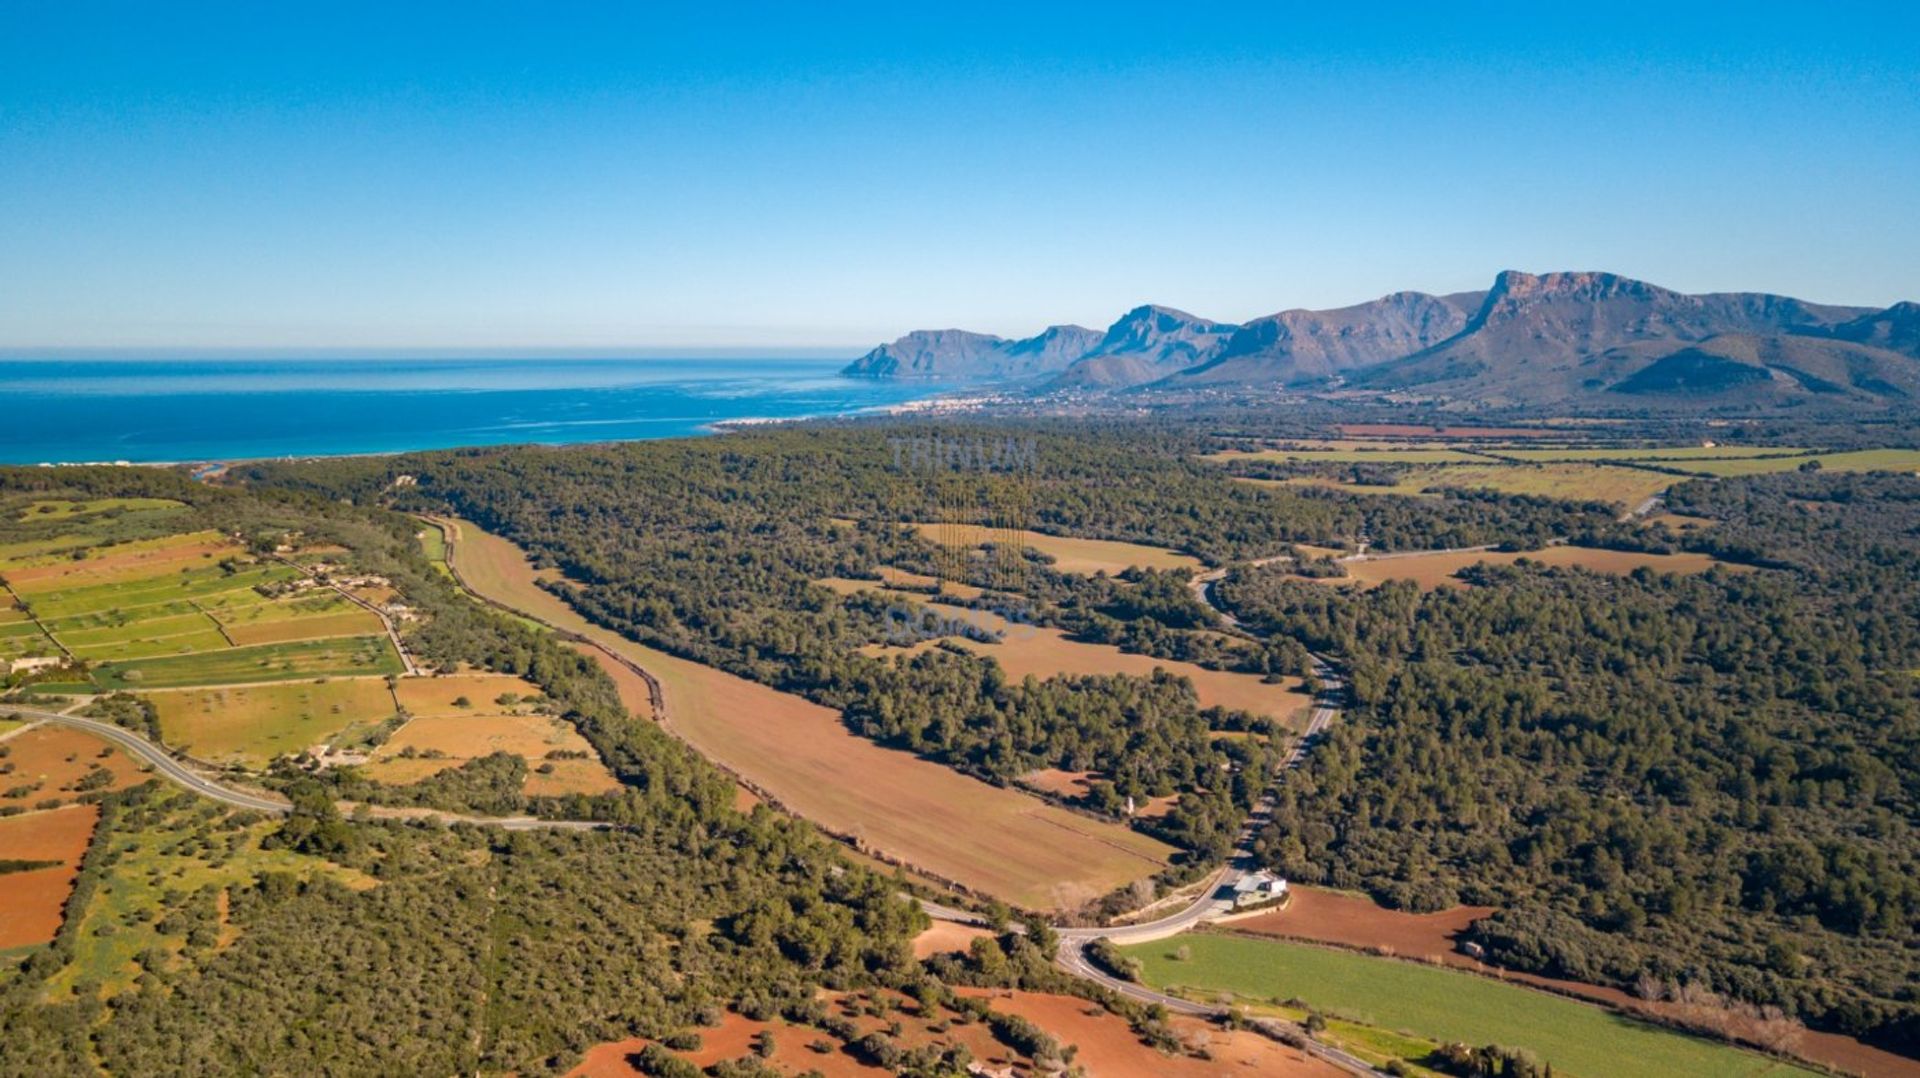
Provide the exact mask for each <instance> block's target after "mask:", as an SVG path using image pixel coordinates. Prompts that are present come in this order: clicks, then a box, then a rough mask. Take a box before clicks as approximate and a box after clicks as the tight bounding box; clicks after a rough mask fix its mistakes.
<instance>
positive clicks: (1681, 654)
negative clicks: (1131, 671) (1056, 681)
mask: <svg viewBox="0 0 1920 1078" xmlns="http://www.w3.org/2000/svg"><path fill="white" fill-rule="evenodd" d="M1669 500H1670V503H1671V505H1672V506H1673V508H1674V509H1675V510H1676V511H1678V512H1684V513H1689V514H1698V515H1702V516H1707V517H1711V518H1712V519H1714V520H1715V521H1716V522H1717V523H1716V524H1715V526H1714V527H1712V528H1711V529H1708V530H1706V532H1705V533H1704V534H1703V535H1702V536H1700V537H1699V538H1697V539H1693V538H1690V539H1689V540H1688V542H1689V543H1693V544H1697V545H1698V546H1700V547H1702V548H1705V549H1710V550H1713V551H1715V552H1717V553H1720V554H1723V555H1726V556H1729V557H1738V558H1740V559H1741V560H1743V561H1745V562H1748V563H1751V564H1758V565H1762V566H1766V567H1767V568H1761V569H1758V570H1756V571H1745V572H1738V571H1732V570H1730V569H1726V568H1721V569H1716V570H1714V571H1712V572H1710V573H1707V574H1705V575H1701V576H1693V577H1688V576H1662V575H1656V574H1652V573H1649V572H1646V571H1644V570H1642V571H1639V572H1636V573H1634V574H1633V575H1631V576H1628V577H1625V578H1619V577H1607V576H1599V575H1595V574H1590V573H1585V572H1579V571H1570V570H1548V569H1544V568H1541V567H1539V566H1530V565H1528V564H1527V563H1525V562H1522V563H1520V564H1517V565H1514V566H1509V567H1501V568H1490V567H1483V568H1481V569H1478V570H1474V571H1472V573H1471V575H1470V576H1469V578H1468V583H1469V584H1470V585H1471V586H1470V587H1467V588H1442V589H1438V590H1435V591H1433V592H1430V593H1427V594H1421V593H1420V592H1419V591H1417V590H1416V589H1415V588H1413V587H1412V586H1411V585H1405V584H1389V585H1386V586H1383V587H1381V588H1378V589H1376V590H1374V591H1371V592H1368V593H1365V594H1363V595H1358V596H1353V597H1347V596H1339V595H1335V594H1333V593H1331V592H1330V591H1328V590H1327V589H1325V588H1323V587H1319V586H1315V585H1312V584H1308V583H1303V582H1300V581H1297V580H1290V579H1288V578H1287V577H1286V576H1285V574H1283V573H1281V572H1278V571H1271V570H1251V569H1241V570H1236V571H1234V572H1233V573H1231V574H1229V576H1228V578H1227V579H1226V580H1225V581H1223V582H1222V584H1221V586H1220V588H1219V592H1220V595H1221V597H1222V599H1223V600H1224V601H1225V602H1226V603H1227V604H1228V605H1229V606H1230V608H1231V609H1233V610H1235V611H1236V612H1237V613H1238V614H1239V616H1241V617H1242V618H1245V619H1247V620H1248V621H1249V622H1251V623H1254V624H1257V625H1260V626H1262V627H1263V628H1265V629H1268V630H1270V631H1273V632H1276V633H1283V634H1286V635H1289V636H1293V637H1296V638H1298V639H1301V640H1304V641H1306V642H1307V643H1309V644H1310V645H1312V646H1314V647H1317V648H1324V649H1327V650H1328V651H1330V652H1332V653H1333V654H1336V655H1339V656H1342V657H1343V660H1344V661H1345V662H1346V663H1347V664H1348V666H1349V669H1350V679H1349V680H1350V682H1351V686H1352V693H1353V701H1352V703H1353V706H1352V708H1351V709H1350V711H1349V712H1348V713H1347V716H1346V718H1347V721H1345V722H1343V723H1342V724H1341V725H1340V726H1338V727H1336V728H1335V729H1334V730H1333V731H1332V732H1331V733H1330V734H1329V735H1328V737H1327V738H1326V740H1325V742H1324V743H1323V744H1322V745H1320V746H1318V747H1317V748H1316V749H1315V750H1314V751H1313V752H1312V753H1311V754H1310V755H1309V757H1308V761H1307V763H1306V765H1305V766H1304V767H1303V769H1302V770H1301V771H1300V772H1299V773H1298V774H1297V775H1295V776H1294V777H1292V778H1291V779H1290V780H1289V781H1288V782H1287V783H1286V784H1285V785H1284V787H1283V788H1282V790H1281V795H1280V805H1279V808H1278V811H1277V812H1276V814H1275V817H1274V820H1273V823H1272V826H1271V827H1270V828H1269V829H1268V831H1267V832H1266V833H1265V834H1264V835H1263V836H1262V838H1261V840H1260V843H1261V849H1262V853H1263V856H1264V857H1265V858H1266V859H1267V860H1268V862H1269V863H1270V864H1272V865H1273V866H1274V867H1276V868H1277V869H1279V870H1281V871H1283V872H1285V873H1286V874H1287V875H1288V876H1289V877H1291V878H1293V879H1297V880H1301V881H1305V882H1315V883H1325V884H1328V885H1331V886H1336V887H1345V888H1356V889H1362V890H1366V891H1368V892H1370V893H1372V894H1373V895H1374V896H1375V897H1376V898H1378V899H1380V900H1381V901H1383V902H1385V903H1387V904H1388V905H1392V906H1399V907H1404V908H1408V909H1413V910H1434V909H1440V908H1444V907H1448V906H1452V905H1455V904H1458V903H1461V902H1466V903H1475V904H1488V905H1496V906H1500V907H1502V909H1501V912H1499V913H1496V914H1495V915H1493V916H1492V917H1490V918H1487V919H1485V920H1483V921H1481V922H1480V923H1479V924H1478V925H1476V926H1475V933H1476V936H1477V938H1478V939H1479V940H1480V941H1481V942H1482V943H1483V944H1484V945H1485V946H1486V947H1487V949H1488V952H1489V954H1490V956H1491V957H1492V958H1493V960H1496V961H1498V962H1500V963H1502V964H1504V965H1510V966H1513V967H1515V968H1519V969H1524V970H1530V971H1534V972H1539V973H1544V974H1548V975H1552V976H1564V977H1571V978H1575V979H1579V980H1584V981H1592V982H1599V983H1610V984H1614V985H1617V986H1619V987H1622V988H1626V989H1630V990H1631V989H1634V988H1635V987H1636V985H1638V986H1640V987H1641V988H1642V990H1643V991H1644V990H1647V987H1648V986H1651V985H1657V984H1665V985H1669V986H1671V985H1677V984H1682V983H1689V984H1701V985H1703V986H1704V987H1706V988H1707V989H1709V990H1712V991H1716V992H1719V993H1722V994H1724V995H1727V996H1730V997H1732V998H1735V999H1740V1000H1746V1001H1750V1002H1756V1003H1772V1004H1778V1005H1781V1006H1784V1007H1786V1008H1787V1009H1788V1010H1789V1011H1791V1012H1793V1013H1797V1014H1800V1015H1802V1016H1804V1017H1806V1018H1807V1019H1808V1020H1809V1021H1810V1022H1814V1023H1817V1024H1820V1025H1823V1026H1826V1027H1829V1028H1834V1029H1839V1030H1841V1031H1844V1032H1848V1033H1853V1034H1858V1035H1864V1036H1868V1037H1870V1038H1873V1039H1877V1040H1879V1041H1882V1042H1883V1043H1886V1044H1889V1045H1891V1046H1896V1047H1901V1048H1903V1049H1904V1050H1906V1051H1912V1050H1913V1048H1914V1046H1915V1044H1916V1039H1915V1038H1916V1034H1917V1033H1920V1028H1917V1027H1916V1015H1917V1014H1920V1005H1917V1001H1916V999H1915V985H1916V983H1920V968H1916V964H1915V961H1916V960H1915V957H1914V955H1915V946H1916V942H1920V941H1917V940H1916V935H1915V932H1916V925H1920V842H1917V841H1916V833H1915V824H1916V814H1917V812H1920V681H1917V680H1916V678H1915V677H1914V675H1913V671H1914V670H1915V669H1920V545H1917V544H1916V543H1915V541H1914V540H1915V537H1916V535H1920V489H1916V487H1915V485H1914V483H1913V482H1912V481H1911V479H1910V478H1907V477H1893V476H1884V475H1853V476H1823V475H1819V474H1789V475H1782V476H1774V477H1768V478H1756V479H1751V480H1741V481H1728V482H1719V483H1697V482H1696V483H1688V484H1685V485H1682V486H1680V487H1679V488H1677V489H1676V490H1675V491H1673V493H1672V494H1671V495H1670V499H1669Z"/></svg>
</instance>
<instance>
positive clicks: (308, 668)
mask: <svg viewBox="0 0 1920 1078" xmlns="http://www.w3.org/2000/svg"><path fill="white" fill-rule="evenodd" d="M403 669H404V667H403V666H402V665H401V662H400V656H399V655H397V654H395V653H394V650H393V644H392V643H390V642H389V641H388V640H387V638H386V637H384V636H351V637H335V638H330V639H326V640H299V641H294V642H291V643H285V644H263V645H260V646H258V647H250V648H230V649H228V650H225V651H208V652H202V653H200V654H197V655H181V656H173V657H169V658H162V659H134V660H129V661H126V662H112V663H103V664H101V665H99V666H96V667H94V670H93V680H94V683H95V684H97V685H99V686H100V687H101V688H103V689H109V690H138V689H168V688H178V687H182V686H190V685H238V684H247V683H250V682H256V681H293V680H299V679H303V678H323V677H329V678H330V677H379V676H383V675H388V674H398V673H400V672H401V671H402V670H403Z"/></svg>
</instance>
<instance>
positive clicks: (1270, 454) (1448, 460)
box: [1200, 447, 1487, 464]
mask: <svg viewBox="0 0 1920 1078" xmlns="http://www.w3.org/2000/svg"><path fill="white" fill-rule="evenodd" d="M1200 459H1201V460H1210V461H1215V462H1218V463H1221V464H1225V463H1229V462H1231V461H1236V460H1271V461H1294V462H1298V463H1302V464H1471V463H1473V462H1475V461H1479V462H1482V463H1484V462H1485V461H1486V459H1487V458H1486V457H1484V456H1481V455H1479V454H1477V453H1469V452H1466V451H1464V450H1459V449H1432V448H1428V449H1402V448H1399V447H1395V448H1391V449H1228V450H1225V451H1223V452H1219V453H1207V454H1205V455H1203V456H1202V457H1201V458H1200Z"/></svg>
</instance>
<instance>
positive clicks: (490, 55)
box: [0, 0, 1920, 355]
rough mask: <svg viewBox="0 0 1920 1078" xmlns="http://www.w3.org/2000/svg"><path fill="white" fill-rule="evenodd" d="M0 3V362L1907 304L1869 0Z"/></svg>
mask: <svg viewBox="0 0 1920 1078" xmlns="http://www.w3.org/2000/svg"><path fill="white" fill-rule="evenodd" d="M641 7H642V6H641V5H613V4H578V5H574V4H565V3H551V2H550V3H538V4H533V3H530V4H526V5H495V4H487V3H478V2H466V3H460V4H455V5H447V6H445V7H438V8H435V7H432V6H430V5H425V4H380V5H368V6H365V7H358V6H356V5H352V4H347V3H324V4H322V3H301V4H294V3H270V4H263V3H250V4H234V5H220V4H196V3H190V2H182V3H178V4H173V3H151V2H142V3H137V4H124V5H118V4H93V3H86V2H82V0H59V2H54V3H46V2H35V3H21V2H14V0H0V350H4V351H5V352H7V353H9V354H15V355H20V354H40V353H46V352H49V351H50V350H55V349H74V348H110V349H111V348H118V349H128V350H133V351H136V352H138V351H141V350H153V349H167V350H180V349H184V350H188V351H193V350H220V349H242V350H246V349H260V350H267V351H285V350H293V351H313V350H321V351H324V350H328V349H336V348H337V349H351V348H369V349H376V350H377V349H384V348H393V349H416V348H442V349H447V350H451V351H455V352H461V351H467V352H474V351H480V350H509V351H511V350H516V349H523V348H525V349H532V348H539V349H561V350H565V349H582V350H596V349H597V350H610V351H616V352H629V353H633V352H641V351H659V350H666V351H675V350H679V351H694V350H699V349H706V348H724V347H728V346H734V347H743V348H746V349H749V350H753V349H768V350H773V349H784V348H788V347H800V348H804V347H815V348H819V347H831V348H836V349H841V350H844V351H848V352H857V351H859V350H861V349H863V348H864V347H866V346H867V345H869V344H871V343H873V342H875V341H877V340H880V339H884V338H891V337H893V336H896V335H898V334H899V333H902V332H904V331H906V330H909V329H913V328H918V327H944V326H964V327H968V328H975V329H982V330H988V331H996V332H1001V333H1006V334H1024V333H1029V332H1033V331H1036V330H1038V329H1039V328H1041V327H1042V326H1044V325H1045V324H1047V323H1049V322H1058V321H1078V322H1082V323H1085V324H1088V325H1095V326H1104V325H1106V324H1107V323H1108V322H1110V321H1112V319H1113V318H1114V317H1116V316H1117V315H1118V314H1119V313H1120V312H1122V311H1124V310H1125V309H1127V308H1128V307H1131V306H1133V305H1135V304H1138V303H1142V302H1157V303H1165V304H1170V305H1173V306H1177V307H1181V308H1184V309H1187V310H1191V311H1193V312H1195V313H1198V314H1203V315H1206V316H1209V317H1213V318H1219V319H1223V320H1239V319H1244V318H1249V317H1253V316H1256V315H1260V314H1265V313H1270V312H1272V311H1276V310H1280V309H1282V308H1286V307H1293V306H1332V305H1340V304H1345V303H1352V302H1357V301H1360V300H1363V299H1367V298H1370V297H1372V296H1375V295H1378V294H1381V293H1384V292H1388V291H1393V290H1398V289H1403V288H1417V289H1423V290H1428V291H1436V292H1439V291H1453V290H1460V289H1468V288H1480V287H1485V285H1486V284H1487V282H1488V281H1489V280H1491V278H1492V276H1493V274H1494V273H1495V272H1496V271H1498V270H1500V269H1502V268H1505V267H1518V268H1523V269H1530V270H1549V269H1608V270H1614V271H1618V272H1622V273H1627V274H1631V275H1634V276H1639V277H1645V278H1647V279H1650V280H1653V281H1655V282H1658V283H1661V284H1665V285H1669V286H1671V287H1676V288H1681V289H1684V290H1688V291H1708V290H1734V289H1753V290H1766V291H1777V292H1784V293H1789V294H1793V295H1799V296H1803V297H1805V298H1809V299H1815V300H1823V301H1830V302H1848V303H1863V304H1864V303H1873V304H1881V303H1887V302H1891V301H1893V300H1896V299H1902V298H1909V299H1915V298H1920V46H1916V44H1915V43H1916V41H1920V16H1917V15H1916V14H1915V13H1914V12H1915V6H1914V5H1911V4H1904V5H1893V4H1888V5H1884V6H1866V5H1860V6H1855V5H1849V4H1845V3H1826V4H1821V5H1818V6H1806V5H1800V6H1797V7H1786V6H1781V7H1773V6H1770V5H1766V4H1742V5H1728V4H1722V5H1701V6H1693V5H1689V4H1685V3H1672V2H1669V3H1658V4H1644V5H1642V4H1633V3H1613V4H1604V5H1594V4H1580V5H1565V4H1552V3H1529V4H1525V5H1513V6H1482V5H1475V4H1472V3H1452V4H1412V5H1407V6H1405V7H1404V8H1400V7H1395V6H1394V5H1390V4H1384V3H1369V4H1321V5H1314V6H1312V7H1305V6H1301V7H1289V6H1288V5H1283V4H1273V3H1259V4H1248V5H1245V6H1233V5H1208V4H1160V5H1153V6H1137V7H1136V6H1130V5H1126V4H1121V3H1100V4H1090V5H1085V6H1069V5H1041V4H1035V3H1028V4H1018V5H1009V6H1006V7H996V6H994V5H989V4H983V3H967V4H956V5H952V6H951V7H949V8H946V10H945V13H941V12H939V11H934V10H932V9H933V8H934V7H936V5H932V4H926V5H923V4H911V3H887V4H877V5H871V6H861V5H856V4H839V5H813V4H767V5H764V6H762V5H746V6H732V5H724V4H717V3H701V4H688V5H684V6H673V7H667V6H659V7H652V6H649V7H648V10H644V11H642V10H640V8H641Z"/></svg>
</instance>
